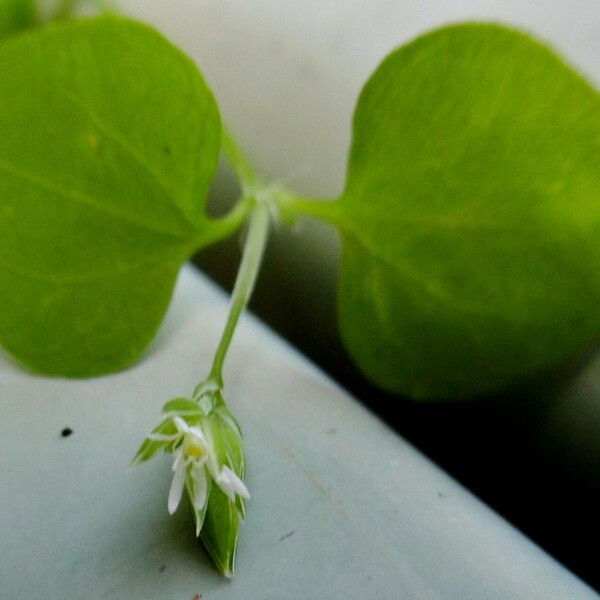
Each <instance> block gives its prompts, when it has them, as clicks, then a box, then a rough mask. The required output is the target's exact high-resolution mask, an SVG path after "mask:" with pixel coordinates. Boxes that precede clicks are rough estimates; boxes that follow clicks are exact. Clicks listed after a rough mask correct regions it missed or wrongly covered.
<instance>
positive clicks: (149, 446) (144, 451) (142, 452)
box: [132, 419, 177, 464]
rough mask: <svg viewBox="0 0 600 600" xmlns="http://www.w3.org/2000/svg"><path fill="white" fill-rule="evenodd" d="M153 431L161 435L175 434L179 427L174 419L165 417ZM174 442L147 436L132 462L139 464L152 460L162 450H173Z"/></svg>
mask: <svg viewBox="0 0 600 600" xmlns="http://www.w3.org/2000/svg"><path fill="white" fill-rule="evenodd" d="M152 433H160V434H161V435H175V434H176V433H177V427H175V423H173V420H172V419H165V420H164V421H163V422H162V423H161V424H160V425H158V426H157V427H155V428H154V429H153V430H152ZM173 444H174V443H173V442H168V441H157V440H151V439H149V438H146V439H145V440H144V441H143V443H142V445H141V446H140V449H139V450H138V451H137V454H136V455H135V457H134V459H133V461H132V464H139V463H143V462H146V461H147V460H150V459H151V458H152V457H153V456H155V455H156V454H157V453H158V452H160V451H161V450H164V451H165V452H170V451H172V446H173Z"/></svg>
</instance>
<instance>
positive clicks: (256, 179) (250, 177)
mask: <svg viewBox="0 0 600 600" xmlns="http://www.w3.org/2000/svg"><path fill="white" fill-rule="evenodd" d="M221 149H222V150H223V153H224V154H225V156H226V157H227V159H228V160H229V162H230V164H231V166H232V167H233V169H234V171H235V173H236V175H237V176H238V178H239V180H240V184H241V186H242V195H243V196H244V197H250V196H253V195H255V193H256V191H257V190H259V189H260V188H262V187H264V183H263V181H262V179H261V177H260V176H259V174H258V172H257V171H256V169H255V168H254V166H253V165H252V163H251V162H250V161H249V160H248V157H247V156H246V154H245V153H244V152H243V150H242V149H241V148H240V147H239V146H238V145H237V142H236V141H235V139H234V138H233V137H232V135H231V134H230V133H229V131H228V130H227V128H226V127H223V130H222V132H221Z"/></svg>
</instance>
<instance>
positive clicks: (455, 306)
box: [332, 24, 600, 398]
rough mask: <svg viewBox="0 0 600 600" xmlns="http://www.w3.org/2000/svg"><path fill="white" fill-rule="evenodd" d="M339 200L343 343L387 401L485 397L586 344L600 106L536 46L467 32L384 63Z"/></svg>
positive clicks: (599, 319)
mask: <svg viewBox="0 0 600 600" xmlns="http://www.w3.org/2000/svg"><path fill="white" fill-rule="evenodd" d="M334 204H336V205H337V208H336V213H335V220H336V222H337V224H338V225H339V227H340V229H341V232H342V238H343V259H342V272H341V281H340V289H339V322H340V328H341V333H342V337H343V340H344V342H345V344H346V346H347V348H348V349H349V351H350V354H351V355H352V357H353V358H354V359H355V361H356V362H357V363H358V365H359V366H360V368H361V369H362V370H363V371H364V373H365V374H366V375H367V376H368V377H370V378H371V379H372V380H374V381H375V382H376V383H377V384H379V385H380V386H382V387H383V388H386V389H388V390H392V391H395V392H398V393H402V394H406V395H409V396H412V397H415V398H444V397H462V396H470V395H475V394H481V393H485V392H490V391H494V390H497V389H500V388H502V387H505V386H507V385H509V384H512V383H515V382H517V381H519V380H521V379H523V378H526V377H529V376H531V375H532V374H533V373H535V372H538V371H540V370H541V369H544V368H547V367H549V366H551V365H553V364H555V363H557V362H559V361H561V360H562V359H564V358H565V357H567V356H569V355H572V354H573V353H576V352H577V351H580V350H582V349H583V348H585V347H586V346H587V345H589V344H591V343H592V342H593V341H594V340H595V339H597V338H598V334H599V332H600V311H599V310H598V307H599V306H600V98H599V95H598V93H597V91H596V90H594V89H593V88H592V87H591V86H590V85H589V84H588V83H587V82H586V81H585V80H584V79H583V78H581V77H580V76H579V75H578V74H577V73H576V72H574V71H573V70H572V69H571V68H569V67H568V66H566V65H565V64H564V63H563V61H562V60H561V59H560V58H559V57H557V56H556V54H554V53H553V52H552V51H551V50H549V49H548V48H547V47H545V46H544V45H542V44H540V43H539V42H537V41H535V40H533V39H532V38H531V37H529V36H527V35H525V34H523V33H520V32H518V31H514V30H511V29H507V28H504V27H500V26H496V25H486V24H466V25H458V26H451V27H446V28H443V29H439V30H437V31H434V32H432V33H429V34H427V35H424V36H422V37H420V38H418V39H417V40H415V41H413V42H412V43H410V44H408V45H407V46H405V47H403V48H400V49H399V50H397V51H395V52H393V53H392V54H391V55H390V56H389V57H388V58H387V59H385V61H384V62H383V63H382V64H381V66H380V67H379V68H378V69H377V70H376V72H375V73H374V75H373V76H372V77H371V79H370V80H369V81H368V83H367V84H366V86H365V88H364V90H363V91H362V94H361V96H360V99H359V102H358V105H357V108H356V112H355V116H354V126H353V139H352V148H351V153H350V158H349V166H348V176H347V182H346V188H345V191H344V194H343V196H342V198H341V199H340V201H339V202H336V203H334ZM332 214H333V213H332Z"/></svg>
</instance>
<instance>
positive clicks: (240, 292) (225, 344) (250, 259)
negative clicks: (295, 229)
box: [194, 202, 269, 396]
mask: <svg viewBox="0 0 600 600" xmlns="http://www.w3.org/2000/svg"><path fill="white" fill-rule="evenodd" d="M268 233H269V207H268V205H267V204H265V203H262V202H259V203H257V204H256V205H255V207H254V209H253V211H252V214H251V216H250V221H249V225H248V233H247V237H246V242H245V245H244V253H243V255H242V262H241V264H240V268H239V271H238V274H237V278H236V281H235V286H234V288H233V292H232V294H231V305H230V308H229V316H228V317H227V323H226V324H225V329H224V330H223V334H222V335H221V340H220V342H219V346H218V347H217V351H216V352H215V357H214V359H213V364H212V367H211V370H210V374H209V376H208V379H207V381H206V382H205V383H203V384H201V385H200V386H199V387H198V388H197V389H196V391H195V392H194V395H195V396H196V395H197V393H198V392H200V389H199V388H204V389H206V387H205V386H206V385H207V384H209V385H210V384H212V385H213V387H216V388H217V389H221V388H222V387H223V363H224V362H225V357H226V355H227V351H228V349H229V345H230V344H231V340H232V338H233V334H234V332H235V328H236V326H237V323H238V320H239V318H240V315H241V314H242V312H243V310H244V309H245V308H246V306H247V304H248V301H249V300H250V296H251V295H252V291H253V290H254V284H255V282H256V277H257V275H258V271H259V269H260V264H261V261H262V257H263V254H264V250H265V246H266V242H267V237H268Z"/></svg>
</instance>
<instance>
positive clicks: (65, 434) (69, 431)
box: [60, 427, 73, 437]
mask: <svg viewBox="0 0 600 600" xmlns="http://www.w3.org/2000/svg"><path fill="white" fill-rule="evenodd" d="M72 433H73V430H72V429H71V428H70V427H65V428H64V429H63V430H62V431H61V432H60V435H61V436H62V437H69V436H70V435H71V434H72Z"/></svg>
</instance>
